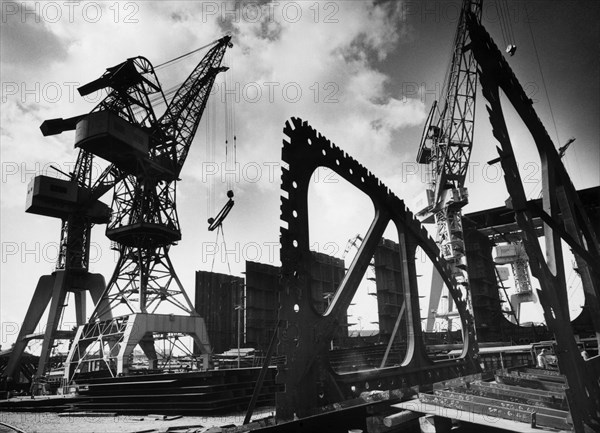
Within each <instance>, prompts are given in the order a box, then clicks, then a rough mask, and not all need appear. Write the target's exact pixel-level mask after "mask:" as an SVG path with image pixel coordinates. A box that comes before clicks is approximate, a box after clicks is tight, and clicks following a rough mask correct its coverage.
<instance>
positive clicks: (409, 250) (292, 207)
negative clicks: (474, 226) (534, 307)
mask: <svg viewBox="0 0 600 433" xmlns="http://www.w3.org/2000/svg"><path fill="white" fill-rule="evenodd" d="M284 133H285V135H286V136H287V139H284V142H283V151H282V159H283V161H284V163H286V164H287V168H285V167H284V168H283V169H282V176H281V178H282V185H281V188H282V192H283V195H282V197H281V220H282V222H283V225H284V226H287V227H282V228H281V263H282V268H281V272H282V285H281V292H280V298H279V299H280V310H279V318H280V320H282V323H283V326H282V327H281V328H280V329H279V331H278V332H279V346H278V354H279V355H283V356H285V358H286V364H285V365H284V366H282V367H281V368H280V369H279V372H278V376H277V379H278V382H279V383H284V384H285V386H286V390H285V392H283V393H280V394H279V395H278V398H277V417H278V418H279V419H282V420H286V419H291V418H293V416H294V415H297V416H299V417H304V416H307V415H309V414H310V413H311V411H314V410H315V409H316V408H317V407H320V406H323V405H324V404H329V403H333V402H336V401H340V400H344V399H350V398H353V397H356V395H357V393H360V391H361V390H364V389H369V387H370V385H369V384H368V381H372V382H373V383H375V384H376V385H375V386H372V388H378V389H393V388H394V387H395V388H399V387H400V386H401V384H404V385H409V386H411V385H416V384H423V383H432V382H435V381H438V380H443V379H446V378H450V377H456V376H457V375H459V374H466V373H472V372H476V371H478V370H479V366H478V363H477V360H478V355H477V342H476V336H475V330H474V325H473V323H474V322H473V318H472V316H471V315H470V314H469V312H468V310H467V308H466V303H465V301H464V299H462V295H461V291H460V289H459V288H457V287H456V285H455V284H454V282H453V281H452V280H451V268H450V265H449V264H448V263H447V262H446V261H444V260H443V259H442V258H440V256H439V250H438V248H437V245H436V244H435V242H434V241H433V240H432V239H431V238H430V237H429V235H428V234H427V232H426V230H425V229H424V228H423V227H422V226H421V224H420V223H419V221H418V220H417V219H416V218H415V217H414V215H413V214H412V213H411V212H410V211H409V210H408V209H407V208H406V206H405V205H404V202H403V201H402V200H400V199H399V198H398V197H396V196H395V195H394V194H393V193H392V192H391V191H390V190H389V189H388V188H387V187H386V186H385V185H384V184H383V183H381V181H379V180H378V179H377V178H376V177H375V176H374V175H373V174H372V173H371V172H369V171H368V170H367V169H366V168H365V167H363V166H362V165H360V164H359V163H358V162H357V161H356V160H354V159H353V158H351V157H350V156H348V155H347V154H346V153H345V152H343V151H342V150H341V149H339V148H338V147H336V146H335V145H333V144H332V143H331V142H330V141H329V140H327V139H326V138H325V137H323V136H322V135H321V134H319V133H317V131H315V130H314V129H313V128H312V127H310V125H308V123H307V122H304V121H302V120H301V119H298V118H292V119H291V120H290V121H288V122H286V125H285V128H284ZM318 167H327V168H329V169H331V170H333V171H334V172H335V173H337V174H338V175H340V176H341V177H342V178H344V179H345V180H346V181H348V182H349V183H350V184H352V185H353V186H355V187H356V188H357V189H359V190H360V191H362V192H364V193H365V194H367V195H368V196H369V198H370V199H371V201H372V203H373V207H374V209H375V217H374V219H373V221H372V223H371V226H370V228H369V230H368V233H367V234H366V236H365V237H364V240H363V242H362V244H361V247H360V249H359V251H358V253H357V255H356V257H355V258H354V261H353V262H352V264H351V265H350V268H349V270H348V272H347V273H346V275H345V277H344V279H343V281H342V282H341V283H340V286H339V287H338V290H337V292H336V294H335V296H334V298H333V301H332V302H331V304H330V306H329V308H328V309H327V311H326V312H325V313H324V314H320V313H319V312H317V311H316V309H315V308H314V305H313V300H312V297H311V287H310V280H311V277H310V275H311V274H310V267H311V253H310V250H309V245H310V242H309V235H308V233H309V221H308V188H309V183H310V178H311V175H312V174H313V172H314V171H315V170H316V169H317V168H318ZM390 222H393V223H394V224H395V226H396V228H397V230H398V239H399V246H400V263H401V264H402V265H401V268H402V269H401V271H400V274H401V286H402V287H398V290H399V291H401V292H402V293H403V295H404V303H405V305H406V307H405V311H406V313H405V314H406V318H407V319H406V323H407V330H406V331H407V339H408V341H407V353H406V356H405V359H404V360H403V362H402V363H401V365H400V366H395V367H389V368H384V369H376V370H369V371H361V372H360V373H350V374H343V375H341V374H335V373H333V371H332V369H331V367H330V366H329V363H328V360H327V357H328V351H329V344H330V341H331V340H332V338H333V336H334V333H335V332H336V329H337V327H338V325H339V324H340V323H343V322H344V318H345V315H346V314H347V309H348V307H349V305H350V302H351V300H352V298H353V297H354V294H355V293H356V291H357V289H358V286H359V284H360V282H361V279H362V276H363V275H364V273H365V271H366V270H367V267H368V265H369V261H370V259H371V257H372V256H373V254H374V251H375V248H376V247H377V244H378V243H379V241H380V240H381V237H382V235H383V233H384V231H385V230H386V227H387V226H388V224H389V223H390ZM418 246H419V247H421V248H422V249H423V251H424V252H425V254H427V256H428V257H429V259H430V260H431V261H432V263H433V265H434V266H435V267H436V269H437V270H438V271H439V272H440V274H441V275H442V276H443V280H444V282H445V283H446V285H447V286H448V287H449V288H450V292H451V295H452V297H453V299H454V301H455V303H456V306H457V310H458V311H459V313H460V317H461V321H462V329H463V341H464V349H463V352H462V356H461V358H460V359H457V360H452V361H442V362H437V363H435V364H434V363H433V362H432V361H431V360H430V359H429V358H428V357H427V355H426V351H425V345H424V343H423V339H422V338H421V337H422V330H421V319H420V315H419V299H418V295H419V294H418V288H417V287H418V286H417V276H416V268H415V251H416V248H417V247H418ZM332 381H333V382H334V383H331V382H332Z"/></svg>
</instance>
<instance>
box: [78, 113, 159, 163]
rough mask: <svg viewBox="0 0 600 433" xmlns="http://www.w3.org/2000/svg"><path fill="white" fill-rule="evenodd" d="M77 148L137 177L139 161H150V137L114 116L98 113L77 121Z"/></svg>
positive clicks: (138, 128)
mask: <svg viewBox="0 0 600 433" xmlns="http://www.w3.org/2000/svg"><path fill="white" fill-rule="evenodd" d="M75 147H78V148H81V149H83V150H86V151H88V152H90V153H93V154H94V155H96V156H99V157H100V158H103V159H105V160H107V161H109V162H111V163H113V164H114V165H115V166H117V167H118V168H120V169H121V170H123V171H125V172H127V173H130V174H135V173H136V170H137V169H138V167H139V165H138V162H139V161H140V160H143V159H147V158H148V152H149V148H150V134H148V133H147V132H146V131H144V130H143V129H142V128H140V127H138V126H136V125H132V124H131V123H129V122H127V121H126V120H125V119H122V118H121V117H119V116H118V115H117V114H115V113H112V112H110V111H97V112H94V113H90V114H89V115H87V116H85V117H84V118H82V119H81V120H80V121H79V122H77V126H76V129H75Z"/></svg>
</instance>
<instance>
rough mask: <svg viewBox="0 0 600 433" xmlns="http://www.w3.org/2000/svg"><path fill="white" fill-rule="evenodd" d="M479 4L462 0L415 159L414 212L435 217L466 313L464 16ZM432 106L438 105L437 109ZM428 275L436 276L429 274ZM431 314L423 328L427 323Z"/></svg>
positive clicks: (470, 78)
mask: <svg viewBox="0 0 600 433" xmlns="http://www.w3.org/2000/svg"><path fill="white" fill-rule="evenodd" d="M481 4H482V1H481V0H465V1H463V4H462V8H461V14H460V18H459V22H458V27H457V29H456V34H455V37H454V43H453V45H452V58H451V63H450V68H449V69H448V75H447V76H446V80H445V83H447V84H446V86H445V87H444V89H445V92H444V94H443V97H444V100H443V101H442V102H441V103H440V104H438V103H437V101H436V102H434V104H433V106H432V109H431V111H430V113H429V116H428V118H427V122H426V124H425V128H424V131H423V135H422V138H421V143H420V146H419V151H418V154H417V162H419V163H421V164H426V165H428V166H429V173H430V189H428V191H426V193H427V202H426V204H425V206H424V208H422V209H417V215H418V216H419V217H420V218H421V220H422V221H423V222H426V223H427V222H428V223H431V222H434V221H435V227H436V234H437V242H438V244H439V246H440V250H441V254H442V256H443V257H444V258H445V259H446V260H448V261H449V262H450V263H451V264H452V270H453V281H454V282H455V284H456V285H457V286H460V287H462V293H463V298H464V299H465V301H466V302H467V306H468V308H469V310H470V311H471V313H472V312H473V311H472V306H471V300H470V294H469V289H468V284H469V282H468V274H467V262H466V255H465V254H466V253H465V243H464V239H463V230H462V211H461V209H462V208H463V207H464V206H465V205H466V204H467V203H468V192H467V189H466V188H465V187H464V183H465V178H466V174H467V169H468V165H469V160H470V157H471V150H472V147H473V131H474V120H475V119H474V118H475V96H476V91H477V63H476V61H475V58H474V57H473V54H472V52H471V50H470V44H471V40H470V36H469V32H468V31H467V27H466V16H467V14H468V13H472V14H473V15H474V16H475V17H477V19H480V18H481ZM438 107H441V108H440V110H439V111H438ZM434 281H439V279H435V278H434ZM441 289H442V288H441V286H440V287H433V286H432V293H431V296H430V308H429V310H430V311H433V310H437V304H438V303H439V299H440V297H441ZM431 317H432V316H430V320H428V323H427V328H428V329H429V328H432V327H433V321H432V319H431Z"/></svg>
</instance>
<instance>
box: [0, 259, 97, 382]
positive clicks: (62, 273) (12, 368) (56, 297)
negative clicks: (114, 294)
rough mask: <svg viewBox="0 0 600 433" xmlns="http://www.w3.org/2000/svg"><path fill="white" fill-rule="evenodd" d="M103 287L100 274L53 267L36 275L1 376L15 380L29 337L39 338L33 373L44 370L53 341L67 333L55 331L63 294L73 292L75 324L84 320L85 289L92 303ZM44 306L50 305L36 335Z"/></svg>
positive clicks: (63, 305) (58, 320)
mask: <svg viewBox="0 0 600 433" xmlns="http://www.w3.org/2000/svg"><path fill="white" fill-rule="evenodd" d="M104 289H105V282H104V277H103V276H102V275H100V274H91V273H89V272H85V273H74V272H72V271H69V270H57V271H55V272H53V273H52V275H44V276H42V277H40V279H39V281H38V284H37V286H36V289H35V292H34V294H33V298H32V300H31V303H30V304H29V308H28V310H27V314H26V315H25V319H24V320H23V325H22V327H21V330H20V332H19V336H18V337H17V341H16V343H15V346H14V347H13V351H12V354H11V357H10V359H9V362H8V365H7V367H6V369H5V372H4V375H5V376H7V377H13V379H14V380H17V379H18V378H17V377H15V375H17V374H18V368H17V366H18V365H19V362H20V360H21V357H22V356H23V353H24V351H25V348H26V347H27V343H28V342H29V341H30V340H31V339H33V338H42V339H43V343H42V351H41V353H40V359H39V362H38V367H37V371H36V374H37V376H42V375H43V374H44V373H46V370H47V368H48V361H49V359H50V354H51V352H52V348H53V346H54V342H55V340H56V339H60V337H61V336H63V335H67V336H68V332H67V334H65V331H63V332H62V333H60V334H61V335H59V331H61V330H59V327H60V319H61V316H62V313H63V310H64V307H65V299H66V296H67V293H69V292H73V293H74V294H75V317H76V321H77V325H78V326H79V325H82V324H83V323H85V318H86V317H85V316H86V312H85V306H86V302H85V295H86V292H87V291H89V292H90V294H91V295H92V299H93V300H94V302H96V301H97V300H98V299H99V298H100V295H101V294H102V292H103V291H104ZM48 305H50V308H49V310H48V319H47V321H46V327H45V329H44V331H43V334H36V333H35V330H36V327H37V326H38V325H39V323H40V320H41V318H42V315H43V314H44V311H45V310H46V308H48Z"/></svg>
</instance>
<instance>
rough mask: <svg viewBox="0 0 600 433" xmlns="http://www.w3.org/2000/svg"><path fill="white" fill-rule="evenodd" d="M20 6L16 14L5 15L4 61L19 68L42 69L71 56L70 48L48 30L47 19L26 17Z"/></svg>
mask: <svg viewBox="0 0 600 433" xmlns="http://www.w3.org/2000/svg"><path fill="white" fill-rule="evenodd" d="M16 6H17V11H16V13H14V14H4V15H3V16H2V26H0V38H1V39H2V42H1V46H2V62H3V63H8V64H13V65H15V66H33V65H35V66H36V67H40V66H44V65H47V64H50V63H53V62H54V61H59V60H64V59H65V58H66V57H67V47H66V46H65V44H64V43H63V42H62V41H61V40H60V39H59V38H58V37H57V36H56V35H55V34H54V33H52V32H51V31H50V30H48V28H47V27H46V24H45V23H44V20H43V17H41V16H39V15H37V14H36V15H35V16H34V15H33V14H30V13H28V14H26V15H25V14H22V13H21V5H20V4H16ZM49 25H52V24H49Z"/></svg>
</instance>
